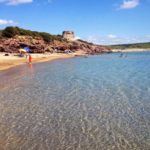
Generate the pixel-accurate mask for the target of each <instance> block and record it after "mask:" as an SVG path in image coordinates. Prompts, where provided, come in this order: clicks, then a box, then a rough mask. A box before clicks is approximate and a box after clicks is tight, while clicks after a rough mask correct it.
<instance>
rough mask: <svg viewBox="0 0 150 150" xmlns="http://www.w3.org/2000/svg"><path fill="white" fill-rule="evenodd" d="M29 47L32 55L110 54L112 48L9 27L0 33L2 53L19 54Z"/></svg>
mask: <svg viewBox="0 0 150 150" xmlns="http://www.w3.org/2000/svg"><path fill="white" fill-rule="evenodd" d="M26 46H28V47H29V48H30V49H31V52H32V53H44V52H60V53H63V52H65V51H66V50H71V51H72V52H75V51H78V50H83V51H85V53H87V54H99V53H109V52H111V49H110V48H107V47H104V46H100V45H95V44H92V43H88V42H86V41H82V40H76V41H68V40H66V39H65V38H63V36H61V35H51V34H49V33H45V32H36V31H30V30H25V29H22V28H19V27H7V28H6V29H4V30H3V31H1V32H0V52H10V53H17V52H18V51H19V49H20V48H24V47H26Z"/></svg>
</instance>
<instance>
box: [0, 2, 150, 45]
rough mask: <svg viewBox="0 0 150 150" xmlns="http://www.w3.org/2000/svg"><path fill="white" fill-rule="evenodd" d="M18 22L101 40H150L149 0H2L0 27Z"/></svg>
mask: <svg viewBox="0 0 150 150" xmlns="http://www.w3.org/2000/svg"><path fill="white" fill-rule="evenodd" d="M6 26H19V27H22V28H25V29H31V30H35V31H45V32H49V33H51V34H61V33H62V31H64V30H71V31H74V32H75V34H76V36H77V37H79V38H81V39H84V40H88V41H91V42H94V43H98V44H120V43H135V42H147V41H150V0H0V29H3V28H5V27H6Z"/></svg>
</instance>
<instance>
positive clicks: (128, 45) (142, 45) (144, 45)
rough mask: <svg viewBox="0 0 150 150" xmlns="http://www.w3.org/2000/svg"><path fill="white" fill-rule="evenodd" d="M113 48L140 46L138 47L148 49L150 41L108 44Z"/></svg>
mask: <svg viewBox="0 0 150 150" xmlns="http://www.w3.org/2000/svg"><path fill="white" fill-rule="evenodd" d="M107 47H109V48H111V49H122V50H123V49H132V48H138V49H140V48H141V49H148V48H150V42H147V43H135V44H120V45H110V46H107Z"/></svg>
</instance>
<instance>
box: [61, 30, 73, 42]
mask: <svg viewBox="0 0 150 150" xmlns="http://www.w3.org/2000/svg"><path fill="white" fill-rule="evenodd" d="M62 36H63V38H64V39H67V40H68V41H74V40H75V34H74V32H73V31H63V33H62Z"/></svg>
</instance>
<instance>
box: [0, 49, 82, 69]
mask: <svg viewBox="0 0 150 150" xmlns="http://www.w3.org/2000/svg"><path fill="white" fill-rule="evenodd" d="M5 54H6V53H0V71H1V70H6V69H9V68H12V67H15V66H18V65H21V64H26V63H28V58H26V57H19V56H17V55H18V54H9V56H5ZM31 55H32V62H33V63H37V62H45V61H52V60H55V59H65V58H71V57H75V56H84V55H85V52H83V51H77V52H75V53H69V54H65V53H52V54H51V53H45V54H38V53H35V54H31Z"/></svg>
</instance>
